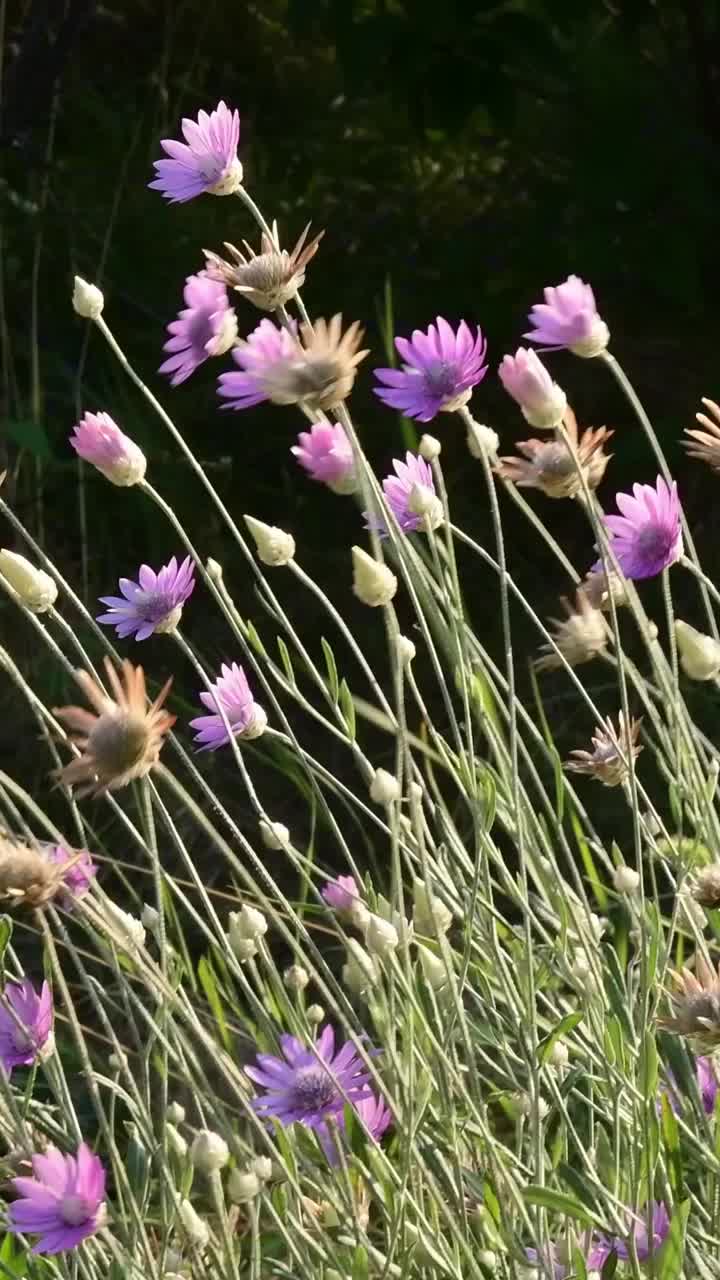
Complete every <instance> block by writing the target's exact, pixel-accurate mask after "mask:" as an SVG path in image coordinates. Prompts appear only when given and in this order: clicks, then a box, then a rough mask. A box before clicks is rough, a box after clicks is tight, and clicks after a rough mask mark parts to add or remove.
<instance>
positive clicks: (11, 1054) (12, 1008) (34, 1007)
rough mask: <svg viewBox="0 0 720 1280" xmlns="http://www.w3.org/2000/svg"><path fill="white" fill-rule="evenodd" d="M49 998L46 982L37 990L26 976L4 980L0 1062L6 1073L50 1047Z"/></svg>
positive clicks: (1, 999) (0, 1019)
mask: <svg viewBox="0 0 720 1280" xmlns="http://www.w3.org/2000/svg"><path fill="white" fill-rule="evenodd" d="M52 1032H53V998H52V992H51V990H50V987H49V986H48V984H47V982H43V984H42V986H41V988H40V991H39V992H38V991H37V990H36V989H35V987H34V986H33V984H32V982H31V981H30V979H29V978H24V979H23V981H22V982H8V983H7V984H6V986H5V990H4V991H3V993H2V996H1V997H0V1062H2V1065H3V1067H4V1069H5V1071H6V1072H7V1073H8V1075H9V1074H10V1072H11V1071H12V1069H13V1067H26V1066H29V1064H30V1063H33V1062H37V1061H38V1060H39V1059H41V1058H42V1057H45V1056H46V1055H47V1053H48V1052H50V1051H51V1049H52Z"/></svg>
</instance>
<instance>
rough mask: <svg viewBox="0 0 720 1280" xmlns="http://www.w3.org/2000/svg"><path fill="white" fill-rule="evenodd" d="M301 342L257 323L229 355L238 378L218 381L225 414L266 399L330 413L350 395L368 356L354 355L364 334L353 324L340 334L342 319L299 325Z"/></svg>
mask: <svg viewBox="0 0 720 1280" xmlns="http://www.w3.org/2000/svg"><path fill="white" fill-rule="evenodd" d="M301 334H302V343H300V342H299V341H298V339H297V337H296V336H295V333H294V331H293V332H292V333H289V332H288V330H287V329H282V330H281V329H277V328H276V326H275V325H274V324H273V323H272V321H270V320H261V321H260V324H259V325H258V327H257V329H255V330H254V331H253V333H251V334H250V337H249V338H248V339H247V341H246V342H244V343H240V344H239V345H238V346H237V347H235V349H234V351H233V359H234V361H235V363H236V364H237V365H238V366H239V368H240V369H242V370H243V372H242V373H224V374H222V375H221V377H220V379H219V392H220V395H221V396H223V397H224V398H226V399H227V400H228V402H229V403H228V404H227V405H224V406H223V407H224V408H226V409H247V408H248V407H249V406H250V405H253V404H260V402H261V401H263V400H271V401H272V402H273V403H274V404H302V405H304V407H305V408H306V409H308V410H309V411H311V412H313V413H317V412H319V411H320V410H325V409H332V408H334V406H335V405H338V404H340V402H341V401H343V400H345V398H346V397H347V396H349V394H350V392H351V390H352V387H353V383H354V381H355V374H356V372H357V366H358V364H359V363H360V361H361V360H364V358H365V356H366V355H367V351H359V350H358V347H359V346H360V342H361V341H362V335H363V330H362V328H361V327H360V325H359V324H358V323H357V321H356V322H355V323H354V324H351V325H350V328H349V329H347V330H346V331H345V333H343V332H342V316H340V315H336V316H333V318H332V320H330V321H326V320H316V321H315V324H314V326H313V327H312V328H311V327H310V326H309V325H303V327H302V330H301Z"/></svg>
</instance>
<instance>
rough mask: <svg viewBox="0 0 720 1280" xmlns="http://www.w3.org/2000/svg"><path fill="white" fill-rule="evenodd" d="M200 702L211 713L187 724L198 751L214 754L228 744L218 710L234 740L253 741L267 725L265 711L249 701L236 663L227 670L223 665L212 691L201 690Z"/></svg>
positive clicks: (246, 689) (250, 695) (226, 666)
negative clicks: (247, 739) (193, 730)
mask: <svg viewBox="0 0 720 1280" xmlns="http://www.w3.org/2000/svg"><path fill="white" fill-rule="evenodd" d="M200 701H201V702H202V704H203V706H205V707H207V708H208V710H209V711H211V712H212V713H213V714H212V715H209V716H197V717H196V718H195V719H194V720H191V721H190V728H191V729H195V730H196V733H195V744H196V746H198V747H199V749H200V750H201V751H217V749H218V747H224V746H226V744H227V743H229V741H230V736H229V734H228V731H227V729H226V728H225V724H224V721H223V718H222V716H221V715H220V713H219V708H220V707H222V709H223V711H224V712H225V715H226V717H227V721H228V723H229V725H230V728H231V730H232V734H233V737H235V738H257V737H259V736H260V734H261V733H262V732H263V730H264V728H265V726H266V724H267V717H266V715H265V712H264V711H263V709H262V707H261V706H259V705H258V703H257V702H256V701H255V699H254V698H253V695H252V693H251V692H250V685H249V684H248V682H247V677H246V675H245V672H244V671H243V669H242V667H241V666H239V665H238V663H237V662H233V664H232V666H231V667H229V666H228V665H227V663H225V662H223V664H222V674H221V675H220V676H219V677H218V679H217V680H216V681H215V683H214V685H213V692H212V693H208V692H207V690H204V691H203V692H202V693H201V694H200Z"/></svg>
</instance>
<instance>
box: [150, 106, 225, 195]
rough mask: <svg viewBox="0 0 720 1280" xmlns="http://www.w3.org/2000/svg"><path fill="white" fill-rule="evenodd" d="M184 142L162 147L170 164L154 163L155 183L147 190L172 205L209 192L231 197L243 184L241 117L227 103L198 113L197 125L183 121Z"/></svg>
mask: <svg viewBox="0 0 720 1280" xmlns="http://www.w3.org/2000/svg"><path fill="white" fill-rule="evenodd" d="M182 131H183V136H184V138H185V142H176V141H175V140H174V139H173V138H164V139H163V141H162V142H161V143H160V146H161V147H162V149H163V151H164V152H165V154H166V155H168V156H169V157H170V159H169V160H156V161H155V165H154V168H155V174H156V177H155V180H154V181H153V182H149V183H148V186H149V187H151V188H152V189H154V190H156V191H160V192H162V194H163V195H164V196H165V198H166V199H167V200H169V201H170V203H171V204H179V203H182V202H184V201H186V200H193V199H194V198H195V196H201V195H202V194H203V192H205V191H206V192H208V193H209V194H210V195H213V196H230V195H233V193H234V192H235V191H237V189H238V187H239V186H240V183H241V182H242V176H243V171H242V165H241V164H240V161H239V160H238V154H237V149H238V142H239V141H240V117H239V115H238V113H237V111H231V110H230V108H229V107H226V106H225V103H224V102H219V103H218V105H217V107H216V108H215V110H214V111H212V112H211V113H210V115H208V113H207V111H200V112H199V113H198V118H197V121H195V120H183V122H182Z"/></svg>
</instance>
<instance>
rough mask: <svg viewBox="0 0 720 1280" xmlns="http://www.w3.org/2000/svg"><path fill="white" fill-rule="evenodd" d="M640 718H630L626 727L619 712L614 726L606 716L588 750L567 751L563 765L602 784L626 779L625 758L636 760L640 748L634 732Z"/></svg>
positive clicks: (608, 784)
mask: <svg viewBox="0 0 720 1280" xmlns="http://www.w3.org/2000/svg"><path fill="white" fill-rule="evenodd" d="M641 724H642V720H634V719H633V720H631V721H630V724H629V727H626V725H625V720H624V717H623V713H622V711H621V712H620V714H619V715H618V728H617V729H615V726H614V725H613V722H612V720H611V718H610V716H608V718H607V720H606V721H605V723H604V724H603V725H601V726H600V727H599V728H597V729H596V730H595V733H594V734H593V737H592V744H593V750H592V751H571V752H570V756H571V758H570V760H566V762H565V768H566V769H570V770H571V771H572V772H573V773H586V774H588V775H589V776H590V777H591V778H595V779H596V780H597V781H598V782H602V784H603V786H605V787H617V786H619V785H620V783H621V782H624V781H625V779H626V778H627V776H628V774H629V772H630V769H629V761H630V759H631V758H632V759H633V760H636V759H637V757H638V756H639V754H640V752H641V751H642V747H641V746H640V745H639V744H638V735H639V733H640V725H641Z"/></svg>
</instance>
